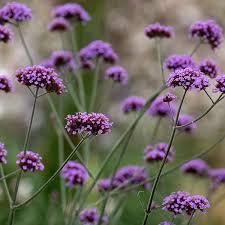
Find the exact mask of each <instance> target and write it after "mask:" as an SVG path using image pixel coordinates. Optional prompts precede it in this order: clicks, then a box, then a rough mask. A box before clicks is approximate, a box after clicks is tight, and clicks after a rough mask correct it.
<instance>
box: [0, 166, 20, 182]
mask: <svg viewBox="0 0 225 225" xmlns="http://www.w3.org/2000/svg"><path fill="white" fill-rule="evenodd" d="M19 171H20V169H18V170H15V171H13V172H11V173H8V174H6V175H5V176H2V177H0V182H1V181H3V180H5V179H6V178H9V177H12V176H14V175H15V174H17V173H18V172H19Z"/></svg>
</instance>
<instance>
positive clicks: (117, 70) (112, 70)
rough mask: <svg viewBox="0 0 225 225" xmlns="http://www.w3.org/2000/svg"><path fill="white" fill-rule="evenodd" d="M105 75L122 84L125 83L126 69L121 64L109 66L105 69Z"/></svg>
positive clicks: (126, 77)
mask: <svg viewBox="0 0 225 225" xmlns="http://www.w3.org/2000/svg"><path fill="white" fill-rule="evenodd" d="M105 77H106V78H107V79H112V80H113V81H115V82H117V83H120V84H122V85H126V84H127V81H128V74H127V71H126V70H125V69H124V68H123V67H122V66H112V67H109V68H108V69H107V70H106V71H105Z"/></svg>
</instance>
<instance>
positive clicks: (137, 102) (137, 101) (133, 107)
mask: <svg viewBox="0 0 225 225" xmlns="http://www.w3.org/2000/svg"><path fill="white" fill-rule="evenodd" d="M145 102H146V101H145V99H144V98H142V97H139V96H130V97H128V98H126V99H125V100H123V102H122V103H121V109H122V111H123V113H125V114H128V113H130V112H137V111H140V110H141V109H142V108H143V106H144V105H145Z"/></svg>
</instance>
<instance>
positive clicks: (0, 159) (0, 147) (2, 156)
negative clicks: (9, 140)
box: [0, 142, 8, 164]
mask: <svg viewBox="0 0 225 225" xmlns="http://www.w3.org/2000/svg"><path fill="white" fill-rule="evenodd" d="M7 154H8V152H7V150H6V149H5V145H4V144H3V143H2V142H0V163H3V164H6V163H7V161H6V156H7Z"/></svg>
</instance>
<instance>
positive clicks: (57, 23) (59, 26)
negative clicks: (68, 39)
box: [48, 17, 70, 32]
mask: <svg viewBox="0 0 225 225" xmlns="http://www.w3.org/2000/svg"><path fill="white" fill-rule="evenodd" d="M69 28H70V23H69V22H68V21H67V20H66V19H64V18H62V17H58V18H55V19H53V20H52V21H51V22H50V23H49V24H48V30H49V31H51V32H54V31H60V32H62V31H67V30H69Z"/></svg>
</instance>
